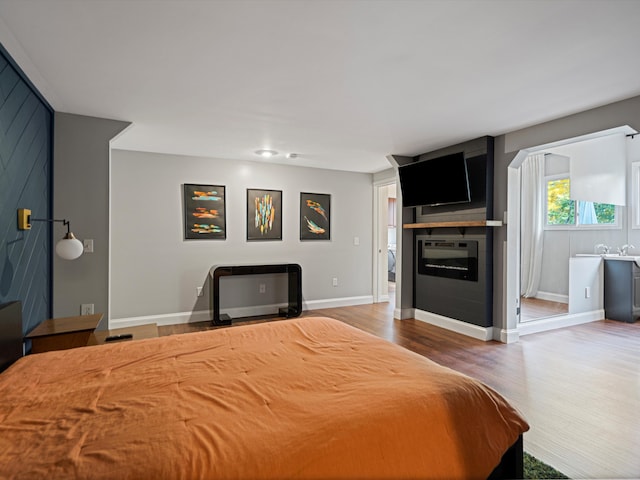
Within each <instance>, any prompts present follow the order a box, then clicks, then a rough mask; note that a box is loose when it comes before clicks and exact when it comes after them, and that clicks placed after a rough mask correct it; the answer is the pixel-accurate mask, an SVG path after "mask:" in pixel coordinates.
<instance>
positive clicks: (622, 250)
mask: <svg viewBox="0 0 640 480" xmlns="http://www.w3.org/2000/svg"><path fill="white" fill-rule="evenodd" d="M630 248H636V247H634V246H633V245H622V246H621V247H618V255H620V256H621V257H626V256H627V253H628V250H629V249H630Z"/></svg>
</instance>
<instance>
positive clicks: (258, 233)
mask: <svg viewBox="0 0 640 480" xmlns="http://www.w3.org/2000/svg"><path fill="white" fill-rule="evenodd" d="M254 240H282V190H258V189H254V188H247V241H254Z"/></svg>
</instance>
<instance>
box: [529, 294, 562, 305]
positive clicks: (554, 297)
mask: <svg viewBox="0 0 640 480" xmlns="http://www.w3.org/2000/svg"><path fill="white" fill-rule="evenodd" d="M534 298H538V299H540V300H546V301H547V302H557V303H567V304H568V303H569V295H561V294H559V293H551V292H538V293H536V296H535V297H534Z"/></svg>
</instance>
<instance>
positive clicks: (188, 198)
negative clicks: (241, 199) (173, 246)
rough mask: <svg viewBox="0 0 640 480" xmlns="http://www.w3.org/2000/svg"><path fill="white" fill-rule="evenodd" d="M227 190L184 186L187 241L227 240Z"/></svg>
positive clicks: (214, 186) (213, 186) (221, 186)
mask: <svg viewBox="0 0 640 480" xmlns="http://www.w3.org/2000/svg"><path fill="white" fill-rule="evenodd" d="M225 190H226V189H225V187H224V186H223V185H196V184H193V183H185V184H184V185H183V195H184V238H185V240H193V239H198V240H203V239H205V240H206V239H217V240H225V239H226V238H227V216H226V211H225V209H226V199H225Z"/></svg>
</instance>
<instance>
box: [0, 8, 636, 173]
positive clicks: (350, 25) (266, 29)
mask: <svg viewBox="0 0 640 480" xmlns="http://www.w3.org/2000/svg"><path fill="white" fill-rule="evenodd" d="M0 42H2V44H3V45H4V46H5V48H6V49H7V50H8V51H9V52H10V53H11V55H12V56H13V57H14V59H15V60H16V61H17V62H18V64H19V65H20V66H21V67H22V69H23V70H24V71H25V72H26V73H27V75H28V76H29V77H30V79H31V80H32V81H33V83H34V84H35V85H36V86H37V87H38V89H39V90H40V91H41V92H42V94H43V95H44V96H45V98H47V100H48V101H49V102H50V103H51V105H52V106H53V108H54V109H55V110H57V111H62V112H69V113H76V114H82V115H90V116H97V117H104V118H112V119H118V120H127V121H131V122H133V124H134V126H133V127H132V128H130V129H129V130H127V132H126V133H125V134H124V135H122V136H121V137H119V138H118V139H117V140H116V141H115V142H114V144H113V146H114V147H116V148H121V149H130V150H143V151H151V152H164V153H174V154H184V155H196V156H207V157H217V158H227V159H239V160H259V158H258V157H256V155H255V154H254V153H253V152H254V151H255V150H257V149H261V148H271V149H275V150H277V151H279V152H281V155H279V156H278V157H275V158H274V159H273V160H271V161H275V162H279V163H288V164H296V165H303V166H312V167H320V168H331V169H339V170H351V171H360V172H375V171H379V170H383V169H385V168H388V167H389V166H390V165H389V163H388V162H387V160H386V158H385V156H386V155H388V154H398V155H409V156H413V155H417V154H420V153H424V152H426V151H430V150H434V149H436V148H440V147H444V146H447V145H451V144H454V143H458V142H461V141H465V140H469V139H472V138H475V137H479V136H482V135H500V134H503V133H506V132H509V131H513V130H515V129H518V128H522V127H526V126H529V125H534V124H537V123H540V122H543V121H546V120H550V119H553V118H558V117H562V116H565V115H567V114H571V113H575V112H578V111H582V110H586V109H589V108H592V107H595V106H599V105H604V104H607V103H611V102H613V101H616V100H621V99H624V98H629V97H632V96H635V95H638V94H640V62H639V61H638V60H637V53H636V51H637V47H638V45H640V1H637V0H624V1H623V0H619V1H617V0H601V1H597V0H596V1H588V0H587V1H585V0H578V1H569V0H555V1H541V0H535V1H525V0H520V1H518V0H512V1H507V0H496V1H490V0H469V1H467V0H448V1H447V0H440V1H437V0H433V1H429V0H424V1H419V0H410V1H403V0H377V1H376V0H368V1H359V0H333V1H332V0H306V1H305V0H299V1H295V0H281V1H276V0H254V1H245V0H237V1H233V0H219V1H214V0H211V1H189V0H182V1H179V0H175V1H171V0H129V1H126V0H120V1H118V0H0ZM290 152H294V153H298V154H299V158H297V159H295V160H289V159H286V158H284V154H286V153H290Z"/></svg>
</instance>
